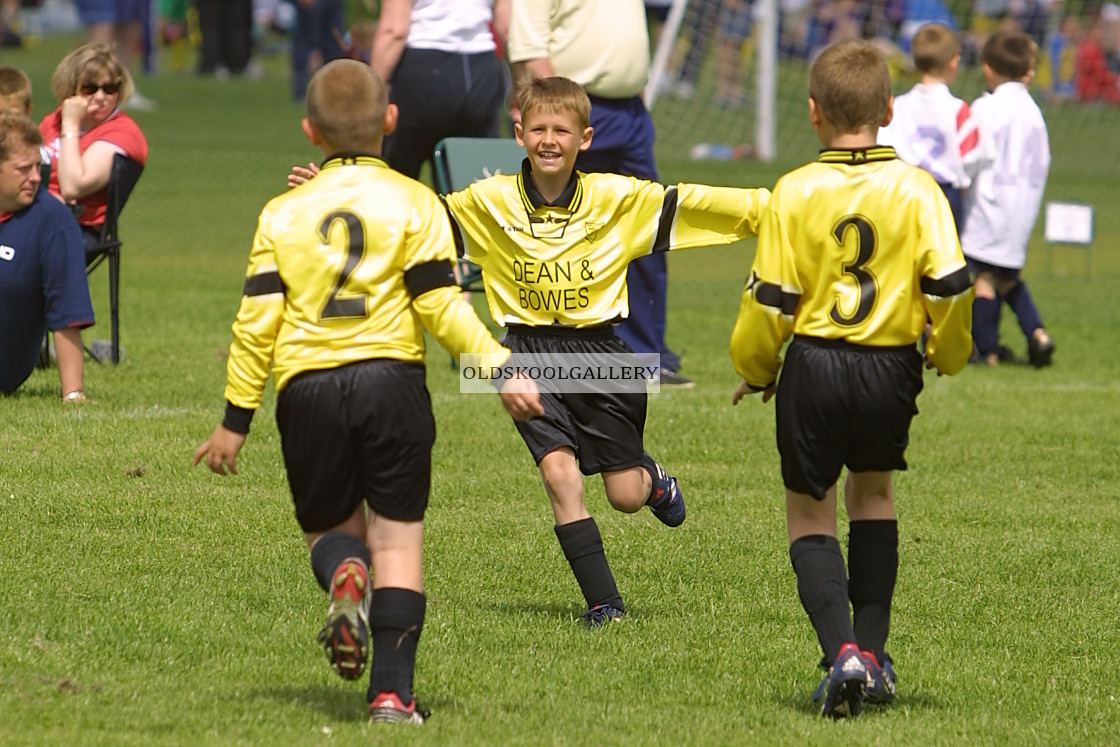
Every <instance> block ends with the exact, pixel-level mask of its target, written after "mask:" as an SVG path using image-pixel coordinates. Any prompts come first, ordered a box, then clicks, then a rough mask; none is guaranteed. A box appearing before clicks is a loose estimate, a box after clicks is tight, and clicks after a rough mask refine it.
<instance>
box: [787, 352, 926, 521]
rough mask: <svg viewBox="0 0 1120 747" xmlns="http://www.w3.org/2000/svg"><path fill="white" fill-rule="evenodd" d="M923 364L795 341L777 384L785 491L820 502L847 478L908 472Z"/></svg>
mask: <svg viewBox="0 0 1120 747" xmlns="http://www.w3.org/2000/svg"><path fill="white" fill-rule="evenodd" d="M922 384H923V382H922V356H921V354H920V353H919V352H918V350H917V348H916V347H914V346H904V347H892V348H873V347H867V346H862V345H860V346H857V345H852V344H850V343H846V342H843V341H839V340H821V339H817V338H811V337H802V336H800V335H798V336H796V337H795V338H794V340H793V342H792V343H791V344H790V346H789V349H788V350H787V351H786V359H785V363H783V364H782V375H781V379H780V380H779V382H778V393H777V408H776V421H777V431H778V452H779V453H780V454H781V457H782V480H783V481H784V482H785V486H786V488H788V489H789V490H792V491H794V492H796V493H807V494H809V495H811V496H813V497H814V498H816V499H817V500H823V499H824V495H825V492H826V491H827V490H828V489H829V488H830V487H832V486H833V485H834V484H835V483H836V481H837V480H838V479H839V478H840V471H841V469H842V468H843V467H845V466H847V468H848V469H849V470H850V471H852V472H890V471H892V470H904V469H906V459H905V456H904V455H905V452H906V446H907V444H908V443H909V441H910V421H911V420H912V419H913V418H914V416H915V415H917V414H918V404H917V399H918V394H919V393H920V392H921V391H922Z"/></svg>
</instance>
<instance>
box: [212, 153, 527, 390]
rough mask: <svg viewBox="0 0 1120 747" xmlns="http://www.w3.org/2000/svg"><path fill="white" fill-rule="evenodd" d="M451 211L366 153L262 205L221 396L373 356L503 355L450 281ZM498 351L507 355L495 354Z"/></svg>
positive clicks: (328, 166) (329, 165)
mask: <svg viewBox="0 0 1120 747" xmlns="http://www.w3.org/2000/svg"><path fill="white" fill-rule="evenodd" d="M454 259H455V244H454V240H453V239H452V237H451V227H450V224H449V222H448V220H447V212H446V210H444V207H443V205H442V204H441V203H440V201H439V198H438V197H436V195H435V193H434V192H432V191H431V189H429V188H428V187H427V186H425V185H423V184H421V183H420V182H417V181H414V180H412V179H409V178H408V177H405V176H402V175H401V174H399V173H397V172H395V171H393V170H392V169H390V168H389V167H388V166H387V165H386V164H385V162H384V161H382V160H380V159H379V158H373V157H370V156H353V157H345V158H332V159H330V160H328V161H326V162H325V163H324V164H323V166H322V170H321V171H320V173H319V174H318V175H317V176H316V177H315V178H314V179H311V180H309V181H308V182H307V183H305V184H303V185H301V186H299V187H296V188H295V189H292V190H290V191H289V192H287V193H285V194H282V195H280V196H279V197H276V198H274V199H273V200H271V201H270V202H269V203H268V204H267V205H266V206H265V208H264V210H263V211H262V212H261V215H260V220H259V223H258V227H257V233H256V236H255V238H254V239H253V249H252V252H251V253H250V255H249V269H248V271H247V272H246V277H245V290H244V295H243V296H242V299H241V307H240V309H239V310H238V313H237V321H235V322H234V325H233V343H232V344H231V345H230V355H229V364H228V366H227V385H226V399H227V400H228V401H229V402H230V403H231V404H233V405H236V406H237V407H241V408H245V409H256V408H257V407H259V406H260V402H261V392H262V391H263V389H264V385H265V382H266V381H267V379H268V375H269V368H270V366H271V369H272V375H273V377H274V378H275V382H276V389H277V391H279V390H281V389H283V387H284V385H285V384H286V383H287V382H288V380H289V379H290V378H291V377H292V376H294V375H295V374H298V373H302V372H304V371H311V370H315V369H325V368H336V367H338V366H343V365H346V364H348V363H355V362H357V361H362V360H368V359H373V358H392V359H395V360H401V361H411V362H422V361H423V360H424V330H425V329H427V330H428V331H429V332H431V334H432V336H433V337H434V338H435V339H436V340H437V341H438V342H439V343H440V344H441V345H443V347H445V348H447V349H448V350H449V351H451V352H452V353H453V354H456V355H458V354H459V353H464V352H474V353H490V354H499V355H500V354H502V352H503V351H504V350H505V349H504V348H503V347H502V346H501V345H500V344H499V343H498V342H497V341H496V340H494V338H493V337H492V336H491V335H490V332H489V330H487V329H486V327H485V326H484V325H483V324H482V322H481V321H480V320H479V318H478V316H477V315H475V313H474V309H473V308H472V307H471V306H470V304H467V303H465V302H464V301H463V299H462V294H461V292H460V290H459V288H458V287H457V286H456V285H455V281H454V276H453V273H452V265H453V261H454ZM503 360H504V358H503Z"/></svg>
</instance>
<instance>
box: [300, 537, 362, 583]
mask: <svg viewBox="0 0 1120 747" xmlns="http://www.w3.org/2000/svg"><path fill="white" fill-rule="evenodd" d="M347 558H358V559H359V560H361V561H362V562H363V563H365V566H366V568H369V548H368V547H366V543H365V542H362V541H361V540H360V539H358V538H357V537H355V536H354V535H352V534H347V533H346V532H339V531H337V530H336V531H332V532H327V533H326V534H324V535H323V536H322V537H320V538H319V541H318V542H316V543H315V546H314V547H312V548H311V570H312V571H313V572H314V573H315V580H316V581H318V582H319V586H322V587H323V591H330V589H331V579H332V578H334V572H335V571H336V570H337V569H338V566H339V565H340V564H341V563H342V561H344V560H346V559H347Z"/></svg>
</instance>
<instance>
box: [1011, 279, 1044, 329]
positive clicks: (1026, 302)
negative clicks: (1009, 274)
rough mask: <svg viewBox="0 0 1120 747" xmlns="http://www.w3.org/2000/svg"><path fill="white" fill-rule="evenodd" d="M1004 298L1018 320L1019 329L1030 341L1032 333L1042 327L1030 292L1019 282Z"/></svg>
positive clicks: (1040, 318)
mask: <svg viewBox="0 0 1120 747" xmlns="http://www.w3.org/2000/svg"><path fill="white" fill-rule="evenodd" d="M1004 298H1006V299H1007V305H1008V306H1010V307H1011V310H1012V311H1013V312H1015V317H1016V318H1017V319H1018V320H1019V329H1021V330H1023V335H1024V336H1025V337H1026V338H1027V340H1030V339H1031V338H1032V337H1033V336H1034V331H1035V330H1036V329H1038V328H1039V327H1041V326H1042V317H1041V316H1039V314H1038V307H1037V306H1035V305H1034V299H1033V298H1032V297H1031V292H1030V290H1029V289H1028V288H1027V286H1026V284H1025V283H1023V281H1021V280H1020V281H1019V282H1017V283H1015V285H1013V286H1012V287H1011V290H1009V291H1007V295H1006V296H1004Z"/></svg>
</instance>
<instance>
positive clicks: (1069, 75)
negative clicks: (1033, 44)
mask: <svg viewBox="0 0 1120 747" xmlns="http://www.w3.org/2000/svg"><path fill="white" fill-rule="evenodd" d="M1081 38H1082V31H1081V22H1080V21H1079V20H1078V18H1077V16H1075V15H1072V14H1071V15H1068V16H1066V17H1065V18H1063V19H1062V25H1061V26H1060V27H1059V28H1058V30H1057V31H1056V32H1055V33H1053V34H1051V35H1050V39H1049V41H1048V43H1047V48H1048V50H1049V57H1050V92H1051V95H1052V96H1053V98H1054V99H1055V100H1058V101H1064V100H1066V99H1071V98H1073V97H1074V95H1075V94H1076V92H1077V88H1076V81H1077V50H1078V47H1080V46H1081Z"/></svg>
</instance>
